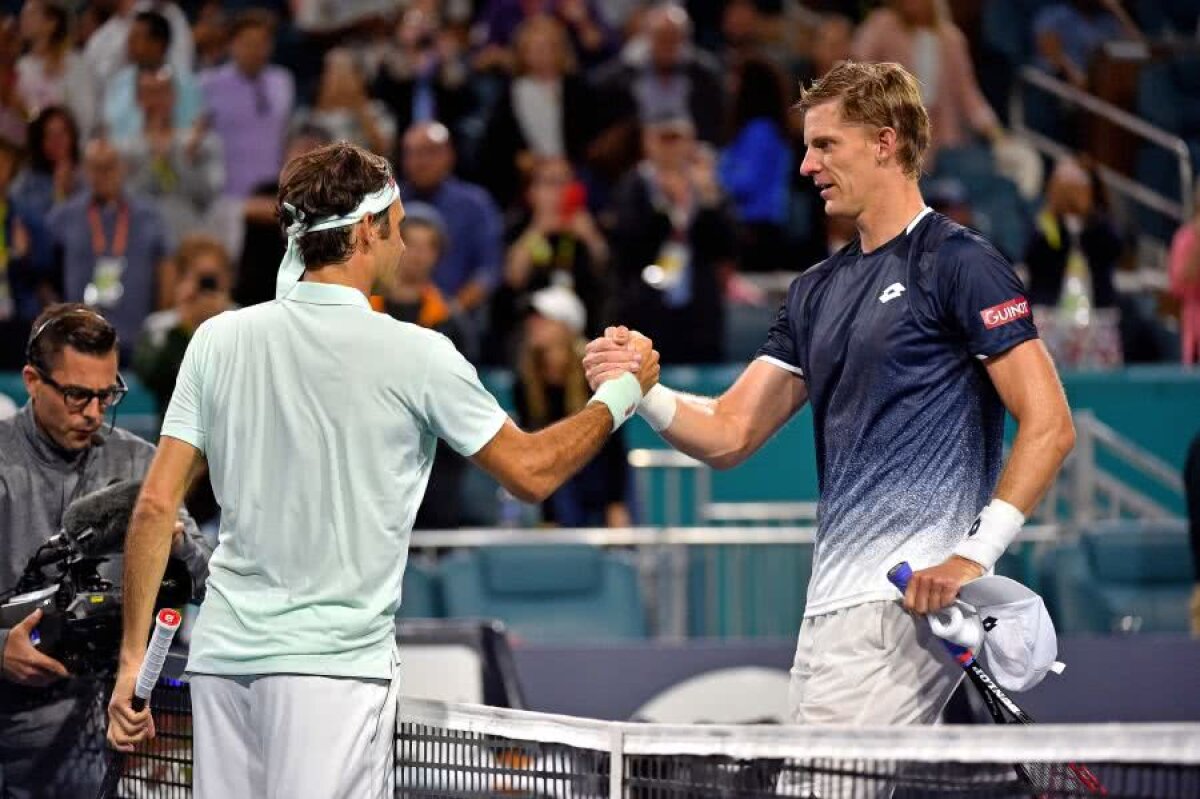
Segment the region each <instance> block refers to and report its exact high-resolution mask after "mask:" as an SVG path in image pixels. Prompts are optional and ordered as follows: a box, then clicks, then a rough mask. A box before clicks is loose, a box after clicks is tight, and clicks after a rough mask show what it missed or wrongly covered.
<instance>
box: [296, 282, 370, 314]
mask: <svg viewBox="0 0 1200 799" xmlns="http://www.w3.org/2000/svg"><path fill="white" fill-rule="evenodd" d="M285 299H287V300H292V301H294V302H303V303H306V304H308V305H357V306H359V307H362V308H365V309H367V310H368V311H369V310H371V303H370V302H369V301H368V300H367V298H366V296H365V295H364V294H363V293H362V292H361V291H359V290H358V289H354V288H350V287H349V286H342V285H338V284H336V283H313V282H311V281H306V280H301V281H300V282H299V283H297V284H296V285H295V286H293V287H292V290H291V291H289V292H288V295H287V297H285Z"/></svg>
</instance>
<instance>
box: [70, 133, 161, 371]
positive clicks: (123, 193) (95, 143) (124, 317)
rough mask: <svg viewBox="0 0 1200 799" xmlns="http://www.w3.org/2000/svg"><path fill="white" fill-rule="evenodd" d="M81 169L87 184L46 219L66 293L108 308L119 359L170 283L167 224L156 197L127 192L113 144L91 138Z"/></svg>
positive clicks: (72, 298)
mask: <svg viewBox="0 0 1200 799" xmlns="http://www.w3.org/2000/svg"><path fill="white" fill-rule="evenodd" d="M83 167H84V174H85V175H86V177H87V181H88V186H89V190H88V191H85V192H81V193H79V194H77V195H75V196H74V197H72V198H70V199H68V200H66V201H65V202H63V203H61V204H59V205H56V206H55V207H54V208H53V210H51V211H50V215H49V217H48V219H47V226H48V227H49V229H50V232H51V235H53V236H54V239H55V244H56V247H57V252H58V259H59V263H60V264H61V268H62V275H63V289H64V290H63V298H64V299H65V300H66V301H68V302H85V303H87V304H88V305H93V306H96V307H97V308H100V309H103V311H104V315H105V316H106V317H107V318H108V320H109V321H110V322H112V324H113V327H115V328H116V329H117V334H118V335H119V336H120V339H121V354H122V357H128V356H129V355H130V354H132V349H133V344H134V342H136V341H137V335H138V333H139V331H141V329H142V323H143V322H144V321H145V320H146V317H147V316H149V315H150V313H151V311H153V310H154V309H155V307H156V305H157V304H159V303H156V296H157V297H162V296H163V294H165V293H166V292H167V290H168V289H169V288H170V286H169V284H168V281H167V278H168V276H169V275H170V264H169V262H168V261H167V255H168V254H169V252H170V245H169V243H168V240H167V226H166V223H165V222H164V221H163V218H162V215H161V214H160V213H159V211H158V208H156V207H155V205H154V203H153V202H152V201H150V200H149V199H147V198H145V197H141V196H139V195H136V194H133V193H131V192H129V191H127V190H126V188H125V166H124V164H123V163H122V162H121V155H120V153H119V152H118V151H117V148H116V147H114V146H113V145H112V144H111V143H110V142H108V141H107V140H105V139H93V140H92V141H90V142H88V144H87V147H86V148H85V150H84V156H83ZM166 296H167V298H168V301H169V297H170V295H169V294H166ZM161 304H162V305H166V302H163V303H161Z"/></svg>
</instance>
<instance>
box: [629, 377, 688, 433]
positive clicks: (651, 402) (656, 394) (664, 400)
mask: <svg viewBox="0 0 1200 799" xmlns="http://www.w3.org/2000/svg"><path fill="white" fill-rule="evenodd" d="M678 405H679V400H678V399H677V398H676V397H675V392H674V391H672V390H671V389H669V388H667V387H666V386H664V385H662V384H661V383H655V384H654V386H653V387H652V388H651V389H650V390H649V391H647V392H646V396H644V397H642V404H641V405H639V406H638V411H637V412H638V416H640V417H642V418H643V419H645V420H646V424H648V425H650V428H651V429H652V430H653V431H654V432H656V433H661V432H662V431H664V430H666V429H667V428H668V427H670V426H671V422H673V421H675V409H676V408H677V407H678Z"/></svg>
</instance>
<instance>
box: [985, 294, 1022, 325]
mask: <svg viewBox="0 0 1200 799" xmlns="http://www.w3.org/2000/svg"><path fill="white" fill-rule="evenodd" d="M979 315H980V316H981V317H983V326H984V327H986V328H987V329H988V330H992V329H993V328H997V327H1000V326H1001V325H1007V324H1008V323H1009V322H1015V321H1016V320H1018V319H1024V318H1025V317H1027V316H1029V300H1027V299H1025V298H1024V297H1013V298H1012V299H1011V300H1009V301H1008V302H1002V303H1000V304H999V305H993V306H992V307H991V308H984V309H983V310H982V311H980V312H979Z"/></svg>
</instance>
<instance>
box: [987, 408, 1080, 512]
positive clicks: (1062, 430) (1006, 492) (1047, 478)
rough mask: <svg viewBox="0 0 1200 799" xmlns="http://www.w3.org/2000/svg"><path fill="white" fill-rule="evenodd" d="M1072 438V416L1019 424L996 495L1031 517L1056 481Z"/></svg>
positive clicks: (1072, 440) (1069, 449)
mask: <svg viewBox="0 0 1200 799" xmlns="http://www.w3.org/2000/svg"><path fill="white" fill-rule="evenodd" d="M1073 442H1074V428H1073V427H1072V426H1071V421H1070V417H1067V418H1066V419H1065V420H1064V421H1063V422H1061V423H1058V424H1047V425H1042V426H1039V427H1037V428H1034V427H1033V426H1032V425H1030V424H1025V425H1021V424H1018V426H1017V435H1016V438H1015V439H1014V440H1013V446H1012V453H1011V454H1010V455H1009V458H1008V463H1006V464H1005V465H1004V471H1002V472H1001V473H1000V482H999V484H997V486H996V493H995V497H996V498H997V499H1002V500H1004V501H1005V502H1007V503H1009V504H1010V505H1012V506H1014V507H1016V509H1017V510H1019V511H1021V513H1023V514H1025V516H1027V517H1028V516H1029V515H1030V514H1031V513H1033V511H1034V509H1036V508H1037V506H1038V503H1039V502H1041V501H1042V497H1043V496H1044V495H1045V494H1046V491H1048V490H1049V488H1050V485H1051V484H1052V483H1053V482H1054V478H1055V477H1056V476H1057V475H1058V470H1059V469H1060V468H1061V467H1062V464H1063V461H1064V460H1065V459H1066V457H1067V454H1068V453H1069V452H1070V451H1071V446H1072V444H1073Z"/></svg>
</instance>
